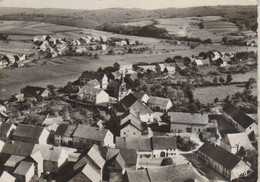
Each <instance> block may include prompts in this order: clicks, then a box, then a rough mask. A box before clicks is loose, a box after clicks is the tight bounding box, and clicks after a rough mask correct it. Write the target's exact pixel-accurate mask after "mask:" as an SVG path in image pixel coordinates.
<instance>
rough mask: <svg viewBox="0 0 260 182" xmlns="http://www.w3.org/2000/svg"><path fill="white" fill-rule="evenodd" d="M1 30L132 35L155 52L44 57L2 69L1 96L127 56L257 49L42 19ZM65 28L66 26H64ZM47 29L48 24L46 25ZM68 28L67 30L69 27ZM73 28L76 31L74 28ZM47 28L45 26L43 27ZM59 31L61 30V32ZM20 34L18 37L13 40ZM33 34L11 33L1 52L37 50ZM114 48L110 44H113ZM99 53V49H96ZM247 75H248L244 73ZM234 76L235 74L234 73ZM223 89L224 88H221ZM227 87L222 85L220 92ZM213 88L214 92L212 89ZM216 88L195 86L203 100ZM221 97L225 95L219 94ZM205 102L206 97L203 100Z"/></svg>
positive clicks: (156, 58)
mask: <svg viewBox="0 0 260 182" xmlns="http://www.w3.org/2000/svg"><path fill="white" fill-rule="evenodd" d="M1 22H2V23H1V25H2V26H0V31H1V30H3V29H4V27H5V26H3V24H4V25H6V26H7V27H9V28H10V27H11V26H12V27H13V29H15V27H16V28H17V27H29V28H34V29H41V28H39V27H48V28H50V29H49V31H50V30H52V31H55V32H52V33H53V35H54V36H55V37H66V38H72V39H73V38H78V37H82V36H86V35H93V36H106V37H107V38H109V37H114V38H122V39H125V38H128V39H129V40H138V41H139V42H143V43H144V46H148V47H150V48H151V52H150V51H147V52H144V53H141V54H124V55H118V54H116V55H109V56H108V55H105V54H106V53H107V51H108V50H107V51H102V53H100V52H101V51H98V52H97V53H98V54H99V55H100V58H99V59H93V58H89V57H86V56H81V57H61V58H55V59H43V60H41V61H43V62H46V64H45V65H37V66H35V67H30V68H18V69H12V70H11V69H2V70H1V75H0V77H1V79H0V90H1V92H0V97H1V98H6V97H9V96H10V95H12V94H14V93H18V92H19V90H20V89H21V88H22V87H24V86H26V85H29V84H30V85H37V86H43V87H46V86H47V85H48V84H53V85H56V86H63V85H65V84H66V83H67V82H68V81H74V80H76V79H77V78H78V77H79V75H80V74H81V73H82V72H83V71H85V70H97V69H98V68H99V67H105V66H110V65H112V64H113V63H114V62H116V61H120V60H126V61H127V62H128V63H138V62H148V63H151V62H161V61H164V60H165V59H166V58H168V57H174V56H177V55H180V56H189V57H190V56H192V55H195V56H196V55H198V54H199V53H200V52H202V51H203V52H206V51H209V50H218V51H221V52H240V51H256V50H257V48H256V47H249V48H247V47H243V46H240V47H238V46H223V45H217V44H211V45H199V46H197V47H196V48H194V49H190V48H189V47H187V46H184V45H172V44H169V43H163V42H161V41H162V40H161V39H156V38H148V37H138V36H127V35H119V34H113V33H108V32H103V31H97V30H92V29H74V28H73V27H72V28H71V27H69V28H68V27H67V26H61V25H54V24H47V23H39V22H20V21H10V22H9V21H1ZM62 28H64V29H62ZM46 30H47V28H46ZM65 30H66V31H65ZM72 30H73V31H72ZM42 31H45V30H42ZM57 31H58V32H57ZM13 37H16V39H15V40H12V38H13ZM32 37H33V36H32V35H10V38H11V41H10V42H9V44H5V43H2V42H1V43H0V54H4V53H32V52H34V51H35V50H34V49H33V48H32V46H33V44H32V43H31V42H28V41H27V42H25V41H24V40H26V39H27V40H31V39H32ZM109 49H110V48H109ZM114 49H115V51H116V52H117V51H118V52H122V50H121V51H120V49H118V48H114ZM93 53H96V52H93ZM242 76H243V77H244V76H245V75H242ZM250 77H251V76H250ZM233 79H235V77H234V76H233ZM217 89H220V88H217ZM223 89H224V88H222V89H220V93H219V92H218V94H222V93H221V91H222V90H223ZM234 89H235V90H236V89H238V90H239V89H240V88H232V90H230V88H228V87H226V88H225V89H224V90H226V91H227V92H233V91H234ZM208 90H210V92H208ZM214 90H216V89H215V88H202V89H201V91H202V92H200V90H199V89H198V90H195V92H194V94H195V96H196V97H201V98H202V100H203V99H204V98H205V97H204V96H203V94H201V93H204V94H209V95H210V93H211V91H214ZM215 97H216V96H215V95H214V94H212V95H211V96H210V98H211V99H215ZM219 98H222V97H221V96H219ZM202 102H205V101H202Z"/></svg>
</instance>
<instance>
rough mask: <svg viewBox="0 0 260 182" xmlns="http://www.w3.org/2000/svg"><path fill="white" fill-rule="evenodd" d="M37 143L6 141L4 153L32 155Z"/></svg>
mask: <svg viewBox="0 0 260 182" xmlns="http://www.w3.org/2000/svg"><path fill="white" fill-rule="evenodd" d="M34 146H35V144H32V143H25V142H16V141H14V142H13V143H5V145H4V147H3V149H2V153H3V154H10V155H20V156H29V155H31V153H32V151H33V149H34Z"/></svg>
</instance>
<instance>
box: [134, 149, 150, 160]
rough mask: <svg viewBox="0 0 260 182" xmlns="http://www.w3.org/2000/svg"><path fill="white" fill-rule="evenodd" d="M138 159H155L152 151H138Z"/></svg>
mask: <svg viewBox="0 0 260 182" xmlns="http://www.w3.org/2000/svg"><path fill="white" fill-rule="evenodd" d="M137 155H138V157H139V158H140V159H141V158H147V159H152V158H153V152H152V151H137Z"/></svg>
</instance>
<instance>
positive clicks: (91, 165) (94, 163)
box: [68, 145, 106, 182]
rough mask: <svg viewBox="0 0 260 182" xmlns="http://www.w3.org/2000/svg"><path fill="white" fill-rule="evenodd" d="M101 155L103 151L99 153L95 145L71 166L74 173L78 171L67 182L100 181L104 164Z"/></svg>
mask: <svg viewBox="0 0 260 182" xmlns="http://www.w3.org/2000/svg"><path fill="white" fill-rule="evenodd" d="M102 153H103V150H102V151H101V150H100V148H99V147H98V146H97V145H93V146H92V147H91V149H90V150H89V151H88V152H87V154H86V155H83V157H82V158H81V159H79V161H78V162H77V163H76V164H75V165H74V166H73V170H74V171H78V170H80V171H79V172H78V173H76V175H75V176H73V177H72V178H71V179H70V180H68V181H70V182H77V181H89V182H90V181H93V182H100V181H102V179H103V175H102V174H103V169H104V165H105V162H106V161H105V159H104V158H103V157H102ZM81 169H82V170H81Z"/></svg>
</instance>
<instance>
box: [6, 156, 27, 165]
mask: <svg viewBox="0 0 260 182" xmlns="http://www.w3.org/2000/svg"><path fill="white" fill-rule="evenodd" d="M23 159H25V156H19V155H11V156H10V157H9V159H8V160H7V161H6V162H5V165H4V166H6V167H15V166H16V165H17V164H18V163H19V162H21V161H22V160H23Z"/></svg>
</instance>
